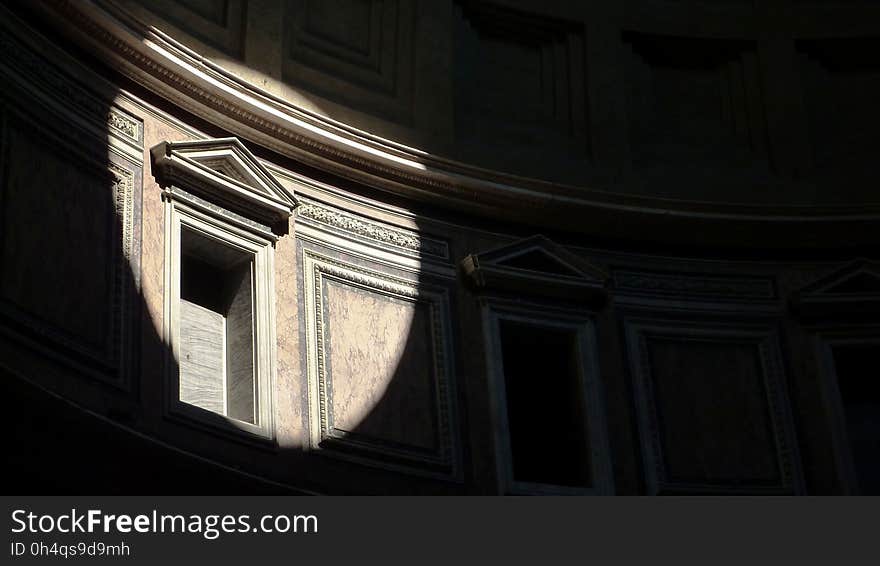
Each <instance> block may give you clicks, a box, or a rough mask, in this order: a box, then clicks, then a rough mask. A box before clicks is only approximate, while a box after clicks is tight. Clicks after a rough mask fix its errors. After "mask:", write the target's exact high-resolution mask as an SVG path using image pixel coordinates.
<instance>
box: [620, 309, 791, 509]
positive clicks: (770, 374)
mask: <svg viewBox="0 0 880 566" xmlns="http://www.w3.org/2000/svg"><path fill="white" fill-rule="evenodd" d="M624 325H625V328H626V337H627V344H628V348H629V351H630V353H629V358H630V360H629V362H630V367H631V368H632V373H633V376H634V378H635V382H636V383H635V385H636V388H635V390H636V405H637V408H638V413H639V420H640V423H639V428H640V431H641V442H642V450H643V454H644V457H645V460H646V474H647V482H648V487H649V489H650V491H651V492H653V493H664V492H675V493H678V492H692V493H718V492H724V493H799V492H800V491H801V490H802V489H803V485H802V484H803V480H802V475H801V470H800V460H799V457H798V456H797V443H796V440H795V437H794V426H793V423H792V421H791V415H790V408H789V406H788V400H787V397H786V395H785V377H784V370H783V367H782V359H781V349H780V348H781V347H780V345H779V337H778V333H777V331H776V330H774V329H773V328H772V327H769V326H766V325H761V326H758V325H752V324H739V323H737V324H730V323H725V322H720V321H719V322H715V323H712V324H708V323H705V322H683V321H668V320H661V319H653V318H652V319H629V320H626V321H625V323H624ZM652 339H657V340H670V339H672V340H676V341H678V342H681V343H682V344H714V345H729V346H731V347H737V346H749V347H751V348H752V349H753V353H754V354H755V356H756V357H757V360H758V363H759V365H758V367H759V369H760V371H761V374H762V375H761V376H760V379H761V380H762V382H763V385H764V388H765V396H766V400H765V402H766V403H767V407H766V409H767V411H768V413H769V417H770V418H769V420H770V425H771V426H772V431H771V432H772V438H773V442H774V445H775V457H776V459H777V462H778V469H779V474H780V480H779V484H778V485H748V484H744V485H740V484H739V483H737V484H730V485H727V484H717V483H702V482H700V479H699V478H694V479H692V480H688V481H683V480H680V479H675V478H670V477H669V470H668V469H667V460H666V457H665V455H664V439H663V433H662V431H661V421H660V411H659V409H658V406H657V402H658V400H657V396H656V392H655V384H654V379H655V377H654V376H655V371H654V370H655V368H654V367H653V366H652V362H651V353H650V341H651V340H652ZM681 348H685V346H681ZM683 351H684V350H683ZM744 417H745V416H744Z"/></svg>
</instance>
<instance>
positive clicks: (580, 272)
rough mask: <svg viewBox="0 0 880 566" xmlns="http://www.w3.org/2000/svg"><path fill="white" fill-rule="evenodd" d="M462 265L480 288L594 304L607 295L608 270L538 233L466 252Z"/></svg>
mask: <svg viewBox="0 0 880 566" xmlns="http://www.w3.org/2000/svg"><path fill="white" fill-rule="evenodd" d="M461 266H462V269H463V270H464V274H465V276H466V277H467V278H468V279H469V281H470V283H471V285H472V286H473V287H474V288H475V289H477V290H479V291H488V292H492V291H514V292H518V293H525V294H526V295H525V296H533V297H536V298H539V297H555V298H561V299H569V300H573V301H576V302H584V303H589V304H593V305H596V306H599V305H601V304H603V303H604V302H605V301H606V300H607V298H608V293H607V290H606V287H607V282H608V274H607V273H605V272H604V271H603V270H601V269H599V268H598V267H596V266H594V265H592V264H591V263H589V262H587V261H586V260H584V259H583V258H581V257H580V256H577V255H575V254H573V253H571V252H569V251H568V250H566V249H565V248H563V247H561V246H559V245H557V244H555V243H554V242H553V241H551V240H550V239H548V238H546V237H544V236H541V235H536V236H532V237H530V238H525V239H523V240H518V241H516V242H514V243H512V244H509V245H506V246H503V247H500V248H497V249H494V250H490V251H487V252H483V253H479V254H471V255H468V256H467V257H465V258H464V259H463V260H462V262H461Z"/></svg>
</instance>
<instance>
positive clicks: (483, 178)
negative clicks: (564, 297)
mask: <svg viewBox="0 0 880 566" xmlns="http://www.w3.org/2000/svg"><path fill="white" fill-rule="evenodd" d="M35 10H37V11H38V12H39V13H41V14H42V15H43V16H45V17H46V18H47V20H48V21H49V23H52V24H53V25H55V27H56V28H57V29H58V30H59V31H60V32H61V33H62V34H64V35H66V36H69V37H71V38H72V40H73V41H76V42H77V43H78V44H80V45H82V46H83V47H84V48H85V49H87V50H89V51H90V52H92V53H94V54H95V55H96V56H97V57H99V58H100V59H102V60H104V61H105V62H106V63H107V64H110V65H113V66H114V68H116V69H118V70H119V72H120V73H122V74H123V75H125V76H127V77H129V78H131V79H132V80H134V81H136V82H138V83H139V84H142V85H144V86H146V87H147V88H150V89H151V90H153V91H154V92H156V93H157V94H158V95H161V96H165V97H167V98H169V99H170V100H172V101H173V102H174V103H175V104H176V105H177V106H179V107H180V108H182V109H184V110H187V111H190V112H193V113H195V114H196V115H197V116H200V117H202V118H205V119H207V120H209V121H211V122H213V123H215V124H217V125H218V126H220V127H223V128H226V129H227V130H228V131H231V132H234V133H237V134H239V135H242V136H246V137H247V138H248V139H250V140H251V141H254V142H256V143H259V144H261V145H263V146H265V147H267V148H269V149H271V150H274V151H277V152H279V153H280V154H281V155H285V156H288V157H291V158H294V159H297V160H301V161H302V162H304V163H306V164H308V165H311V166H314V167H318V168H320V169H322V170H325V171H328V172H330V173H333V174H339V175H341V176H343V177H345V178H349V179H352V180H355V181H358V182H362V183H365V184H366V185H368V186H371V187H377V188H379V189H382V190H386V191H388V192H391V193H393V194H397V195H402V196H405V197H407V198H411V199H414V200H419V201H426V202H431V203H435V204H444V205H446V206H450V207H455V208H456V209H458V210H461V211H465V212H470V213H479V214H484V215H487V216H490V217H495V218H499V217H500V218H506V219H511V218H515V219H517V220H518V221H522V222H527V223H531V224H542V223H544V222H546V221H547V220H546V219H548V218H552V221H553V224H554V227H555V228H559V229H570V230H573V231H577V232H581V233H587V234H602V235H603V237H606V238H614V237H620V238H627V239H632V238H633V234H651V237H652V239H653V240H656V241H663V242H666V243H679V244H692V243H693V234H694V233H699V234H700V235H701V238H700V242H701V244H703V245H718V246H729V245H736V246H744V245H752V244H754V245H760V246H763V247H767V246H771V247H776V248H778V247H804V246H809V247H811V248H816V247H817V246H823V247H833V246H843V245H850V244H851V234H852V230H851V229H850V226H853V227H858V229H859V230H860V233H863V234H875V235H876V236H875V237H876V238H877V241H878V242H880V230H876V229H875V228H876V227H877V226H878V225H880V207H878V206H874V205H860V206H827V207H821V208H817V207H810V206H785V205H774V206H768V205H761V206H757V205H740V204H723V203H706V202H699V201H689V200H668V199H660V198H655V197H646V196H638V195H632V194H619V193H616V192H615V191H609V190H607V189H608V187H577V186H569V185H561V184H556V183H548V182H542V181H535V180H531V179H526V178H523V177H517V176H514V175H508V174H504V173H501V172H496V171H486V170H484V169H480V168H477V167H473V166H469V165H465V164H462V163H458V162H454V161H451V160H448V159H443V158H439V157H435V156H431V155H426V154H424V153H422V152H419V151H418V150H413V149H411V148H407V147H405V146H402V145H399V144H395V143H393V142H391V141H388V140H383V139H380V138H377V137H375V136H370V135H368V134H364V133H363V132H360V131H358V130H355V129H354V128H350V127H347V126H345V125H343V124H340V123H338V122H335V121H332V120H329V119H326V118H323V117H320V116H318V115H316V114H313V113H310V112H307V111H305V110H302V109H300V108H297V107H295V106H293V105H291V104H289V103H287V102H285V101H283V100H281V99H279V98H278V97H276V96H274V95H272V94H270V93H268V92H266V91H264V90H262V89H260V88H258V87H256V86H254V85H251V84H249V83H247V82H245V81H243V80H240V79H238V78H235V77H233V76H232V75H231V74H230V73H229V72H227V71H225V70H224V69H222V68H221V67H219V66H217V65H216V64H214V63H211V62H210V61H208V60H206V59H204V58H202V57H199V56H197V55H196V54H194V53H192V52H191V51H189V50H188V49H186V48H185V47H183V46H181V45H179V44H178V43H176V42H174V41H173V40H171V39H170V38H168V37H167V36H165V35H162V34H160V33H157V32H155V31H154V30H151V29H150V28H149V27H147V26H145V25H144V24H142V23H141V22H139V21H137V20H136V19H135V18H132V17H131V16H130V15H128V14H126V13H124V12H122V11H120V10H118V9H116V8H114V6H113V5H112V4H109V3H106V2H105V1H104V0H97V1H96V0H92V1H83V2H70V1H65V2H60V3H57V4H52V5H49V4H48V3H47V2H45V1H43V0H41V1H40V2H36V3H35ZM10 18H14V16H13V15H10ZM535 210H541V211H542V214H541V215H535V214H534V211H535ZM539 216H540V217H539ZM841 226H843V228H841ZM733 235H735V237H733ZM864 243H865V244H869V243H871V240H870V239H868V240H866V241H865V242H864Z"/></svg>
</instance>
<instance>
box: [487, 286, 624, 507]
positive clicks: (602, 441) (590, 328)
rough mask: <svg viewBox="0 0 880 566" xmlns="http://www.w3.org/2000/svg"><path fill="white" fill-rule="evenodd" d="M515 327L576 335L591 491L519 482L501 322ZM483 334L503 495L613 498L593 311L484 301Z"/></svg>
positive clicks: (498, 299)
mask: <svg viewBox="0 0 880 566" xmlns="http://www.w3.org/2000/svg"><path fill="white" fill-rule="evenodd" d="M502 321H512V322H517V323H524V324H528V325H530V326H535V327H544V328H552V329H555V330H560V329H561V330H568V331H572V332H573V333H574V339H575V344H576V347H577V352H576V356H575V359H576V360H577V366H578V377H577V380H578V384H577V385H578V388H579V389H580V391H581V395H582V402H583V407H584V413H585V414H584V426H585V427H586V430H585V432H586V434H585V438H586V439H587V441H588V442H589V447H588V449H589V450H590V466H591V469H590V471H591V474H590V475H591V479H592V481H591V483H592V486H591V487H571V486H562V485H557V484H549V483H536V482H524V481H518V480H516V478H515V476H514V470H513V451H512V445H511V437H510V423H509V419H508V412H507V394H506V392H507V387H506V377H505V375H504V362H503V351H502V344H501V322H502ZM483 328H484V332H485V338H484V340H485V344H486V350H487V351H486V367H487V374H488V381H489V394H490V399H489V402H490V408H491V417H492V429H493V436H494V440H495V446H496V450H495V454H496V458H497V461H496V467H497V471H498V474H497V477H498V482H499V486H498V487H499V489H500V491H501V492H502V493H504V494H512V495H610V494H613V493H614V474H613V470H612V465H611V456H610V444H609V442H608V430H607V420H606V413H605V402H604V399H605V397H604V395H605V392H604V387H603V385H602V381H601V373H600V369H599V359H598V348H597V342H596V324H595V320H594V317H593V316H592V313H590V312H589V311H583V312H579V311H572V310H571V309H564V308H561V307H556V306H554V305H548V304H523V303H516V304H512V303H508V302H506V301H504V300H502V299H500V298H492V299H488V300H487V301H485V304H484V306H483Z"/></svg>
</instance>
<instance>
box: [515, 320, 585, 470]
mask: <svg viewBox="0 0 880 566" xmlns="http://www.w3.org/2000/svg"><path fill="white" fill-rule="evenodd" d="M499 329H500V340H501V350H502V358H503V365H504V383H505V396H506V401H507V422H508V427H509V432H510V449H511V454H512V460H513V479H514V481H517V482H527V483H534V484H552V485H559V486H567V487H590V486H591V485H592V477H591V475H592V474H591V471H590V470H591V466H592V464H591V462H590V451H589V449H588V447H589V442H588V439H587V438H588V437H587V427H586V425H585V423H586V408H585V407H584V392H583V384H582V381H583V380H582V379H581V375H580V372H581V369H580V365H579V363H578V359H579V352H578V342H577V333H576V331H574V330H571V329H558V328H553V327H547V326H539V325H535V324H529V323H523V322H518V321H512V320H500V321H499Z"/></svg>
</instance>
